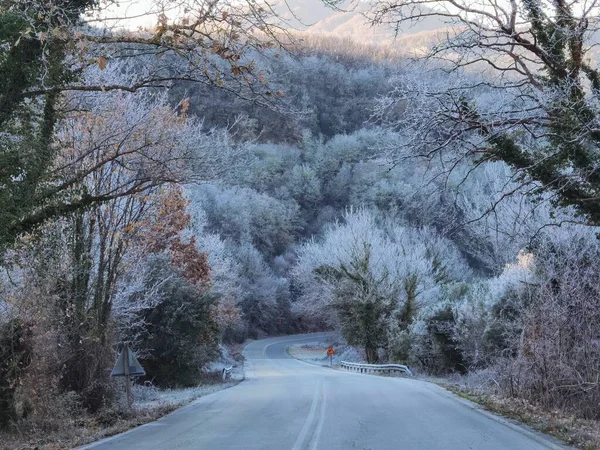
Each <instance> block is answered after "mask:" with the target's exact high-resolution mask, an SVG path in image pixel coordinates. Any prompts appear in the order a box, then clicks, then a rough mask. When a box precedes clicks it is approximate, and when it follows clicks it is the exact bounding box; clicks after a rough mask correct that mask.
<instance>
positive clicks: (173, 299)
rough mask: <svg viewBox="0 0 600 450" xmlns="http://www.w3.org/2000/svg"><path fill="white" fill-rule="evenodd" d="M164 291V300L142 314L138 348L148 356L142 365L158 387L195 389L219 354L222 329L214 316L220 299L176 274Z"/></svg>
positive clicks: (148, 376) (167, 283) (164, 286)
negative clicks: (141, 331) (142, 326)
mask: <svg viewBox="0 0 600 450" xmlns="http://www.w3.org/2000/svg"><path fill="white" fill-rule="evenodd" d="M163 275H164V274H163ZM165 278H169V277H168V276H165ZM162 290H163V292H162V294H163V298H164V300H163V301H162V302H161V303H160V304H158V305H157V306H156V307H154V308H152V309H149V310H146V311H144V313H143V317H142V319H143V320H142V321H141V322H142V323H144V324H145V330H144V332H143V333H142V334H141V340H140V342H139V345H140V346H141V347H142V348H143V349H146V351H145V354H146V355H147V356H144V357H143V358H140V359H141V361H140V362H141V364H142V366H143V367H144V369H145V370H146V373H147V377H146V379H147V380H151V381H152V382H153V383H154V384H156V385H157V386H160V387H180V386H194V385H196V384H198V381H199V379H200V378H201V376H202V373H203V369H204V367H205V366H206V364H207V363H209V362H210V361H212V360H214V359H215V358H216V357H218V355H219V347H218V336H219V329H218V326H217V323H216V322H215V320H214V318H213V317H212V308H213V306H214V305H215V304H216V300H217V299H216V297H215V296H213V295H211V294H210V293H207V292H201V291H200V290H199V288H197V287H196V286H194V285H192V284H190V283H189V282H187V281H186V280H185V279H183V278H181V277H178V276H176V275H171V277H170V279H168V281H166V282H165V283H164V284H163V286H162Z"/></svg>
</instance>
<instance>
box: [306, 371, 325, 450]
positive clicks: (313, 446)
mask: <svg viewBox="0 0 600 450" xmlns="http://www.w3.org/2000/svg"><path fill="white" fill-rule="evenodd" d="M321 383H322V385H321V405H320V408H319V421H318V422H317V429H316V430H315V435H314V436H313V439H312V442H311V446H310V450H317V449H318V447H319V440H320V439H321V432H322V431H323V422H325V406H326V400H327V395H326V391H325V382H324V381H322V382H321Z"/></svg>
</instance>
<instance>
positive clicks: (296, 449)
mask: <svg viewBox="0 0 600 450" xmlns="http://www.w3.org/2000/svg"><path fill="white" fill-rule="evenodd" d="M320 387H321V383H319V382H318V383H317V385H316V386H315V393H314V395H313V399H312V404H311V405H310V412H309V413H308V417H307V418H306V422H304V426H303V427H302V431H300V434H299V435H298V439H296V443H295V444H294V446H293V447H292V450H301V449H302V444H303V443H304V441H305V440H306V435H307V434H308V430H309V429H310V426H311V424H312V422H313V420H314V418H315V413H316V412H317V403H318V402H319V392H320V390H321V389H320Z"/></svg>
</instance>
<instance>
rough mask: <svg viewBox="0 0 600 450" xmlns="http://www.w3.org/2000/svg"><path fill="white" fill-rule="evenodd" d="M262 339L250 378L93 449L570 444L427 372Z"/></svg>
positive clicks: (449, 448) (292, 339) (485, 449)
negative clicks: (378, 368) (291, 350)
mask: <svg viewBox="0 0 600 450" xmlns="http://www.w3.org/2000/svg"><path fill="white" fill-rule="evenodd" d="M324 336H325V335H319V334H316V335H304V336H287V337H280V338H270V339H265V340H261V341H255V342H252V343H250V344H248V346H247V347H246V349H245V350H244V354H245V356H246V359H247V363H246V366H247V379H246V380H245V381H243V382H242V383H240V384H239V385H237V386H235V387H233V388H230V389H226V390H223V391H219V392H216V393H214V394H210V395H207V396H206V397H202V398H200V399H198V400H197V401H195V402H194V403H192V404H190V405H188V406H186V407H184V408H181V409H179V410H177V411H175V412H173V413H171V414H169V415H168V416H165V417H163V418H162V419H160V420H157V421H156V422H152V423H150V424H146V425H143V426H141V427H138V428H136V429H134V430H131V431H129V432H127V433H124V434H121V435H118V436H115V437H113V438H109V439H106V440H104V441H100V442H98V443H96V444H92V445H89V446H87V447H84V448H85V449H94V450H116V449H119V450H121V449H123V450H125V449H127V450H167V449H169V450H171V449H173V450H199V449H207V450H230V449H231V450H233V449H243V450H251V449H257V450H258V449H260V450H288V449H289V450H318V449H319V450H336V449H339V450H351V449H364V450H379V449H386V450H387V449H402V450H466V449H474V450H501V449H510V450H517V449H524V450H543V449H560V448H566V447H562V446H560V445H559V444H558V443H557V442H556V441H554V440H552V439H551V438H549V437H545V436H543V435H541V434H538V433H536V432H533V431H530V430H526V429H525V428H522V427H520V426H517V425H514V424H512V423H509V422H507V421H505V420H502V419H499V418H496V417H495V416H493V415H491V414H489V413H486V412H483V411H481V410H480V409H479V408H476V407H475V406H474V405H473V404H471V403H469V402H466V401H464V400H462V399H459V398H457V397H455V396H454V395H452V394H450V393H448V392H447V391H446V390H444V389H442V388H440V387H438V386H436V385H434V384H431V383H426V382H423V381H418V380H414V379H407V378H388V377H379V376H374V375H363V374H354V373H346V372H342V371H337V370H333V369H329V368H325V367H319V366H316V365H312V364H308V363H305V362H301V361H298V360H295V359H293V358H291V357H290V356H289V355H288V354H287V352H286V348H287V347H288V346H289V345H291V344H297V343H302V342H315V341H317V340H320V339H323V337H324Z"/></svg>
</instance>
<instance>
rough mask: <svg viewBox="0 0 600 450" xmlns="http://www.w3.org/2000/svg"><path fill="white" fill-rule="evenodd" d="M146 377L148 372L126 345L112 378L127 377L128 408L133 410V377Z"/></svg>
mask: <svg viewBox="0 0 600 450" xmlns="http://www.w3.org/2000/svg"><path fill="white" fill-rule="evenodd" d="M144 375H146V371H145V370H144V368H143V367H142V365H141V364H140V363H139V361H138V360H137V358H136V357H135V355H134V354H133V352H132V351H131V349H130V348H129V344H124V345H123V349H122V350H121V353H119V356H118V357H117V362H116V364H115V367H114V368H113V370H112V372H111V373H110V376H111V377H125V392H126V395H127V407H128V408H131V405H132V404H133V397H132V395H131V377H143V376H144Z"/></svg>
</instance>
